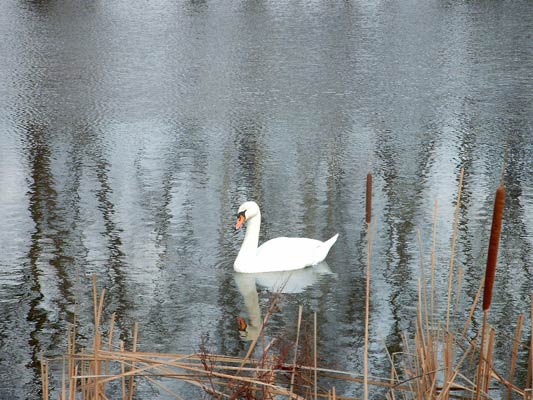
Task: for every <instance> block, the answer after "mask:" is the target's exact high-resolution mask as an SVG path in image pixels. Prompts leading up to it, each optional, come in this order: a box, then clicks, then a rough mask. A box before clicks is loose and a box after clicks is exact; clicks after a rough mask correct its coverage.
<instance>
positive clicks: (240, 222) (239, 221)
mask: <svg viewBox="0 0 533 400" xmlns="http://www.w3.org/2000/svg"><path fill="white" fill-rule="evenodd" d="M244 221H246V217H245V216H244V215H243V214H240V215H239V217H238V218H237V223H236V224H235V229H240V228H241V226H242V225H243V224H244Z"/></svg>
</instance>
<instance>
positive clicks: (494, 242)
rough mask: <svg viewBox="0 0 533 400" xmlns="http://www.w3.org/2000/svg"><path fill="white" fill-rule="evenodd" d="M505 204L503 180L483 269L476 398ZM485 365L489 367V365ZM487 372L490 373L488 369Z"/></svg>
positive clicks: (478, 395)
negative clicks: (481, 322) (485, 265)
mask: <svg viewBox="0 0 533 400" xmlns="http://www.w3.org/2000/svg"><path fill="white" fill-rule="evenodd" d="M504 205H505V188H504V186H503V182H502V183H500V186H499V187H498V189H497V190H496V196H495V199H494V211H493V215H492V228H491V230H490V241H489V252H488V255H487V268H486V270H485V285H484V290H483V328H482V330H481V347H480V351H479V365H478V373H477V388H476V398H477V399H478V400H479V398H480V396H481V386H482V379H481V378H482V371H483V369H484V364H485V363H487V360H486V356H487V355H486V354H485V349H484V347H485V343H484V342H485V331H486V328H487V317H488V313H489V309H490V303H491V301H492V288H493V286H494V276H495V275H496V264H497V260H498V247H499V245H500V234H501V231H502V220H503V207H504ZM487 364H488V363H487ZM487 367H489V368H490V366H489V365H487ZM487 373H489V374H490V371H488V372H487Z"/></svg>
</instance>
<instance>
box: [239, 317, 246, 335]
mask: <svg viewBox="0 0 533 400" xmlns="http://www.w3.org/2000/svg"><path fill="white" fill-rule="evenodd" d="M237 327H238V329H239V331H241V332H244V331H245V330H246V328H247V327H248V324H246V321H245V320H244V318H243V317H237Z"/></svg>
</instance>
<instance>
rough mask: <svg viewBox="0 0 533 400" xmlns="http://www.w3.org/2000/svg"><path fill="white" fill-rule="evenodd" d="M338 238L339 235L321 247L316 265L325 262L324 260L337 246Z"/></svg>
mask: <svg viewBox="0 0 533 400" xmlns="http://www.w3.org/2000/svg"><path fill="white" fill-rule="evenodd" d="M338 237H339V234H338V233H337V234H336V235H335V236H333V237H332V238H331V239H329V240H326V241H325V242H324V243H322V245H321V246H319V248H318V254H317V257H316V261H315V263H314V264H318V263H319V262H322V261H324V259H325V258H326V256H327V255H328V253H329V250H330V249H331V247H332V246H333V245H334V244H335V242H336V241H337V238H338Z"/></svg>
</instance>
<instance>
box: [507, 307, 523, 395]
mask: <svg viewBox="0 0 533 400" xmlns="http://www.w3.org/2000/svg"><path fill="white" fill-rule="evenodd" d="M523 323H524V314H520V315H519V316H518V320H517V321H516V331H515V336H514V341H513V352H512V353H511V366H510V367H509V386H508V392H507V400H511V397H512V395H513V389H512V386H513V380H514V372H515V369H516V360H517V358H518V348H519V346H520V338H521V337H522V325H523Z"/></svg>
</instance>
